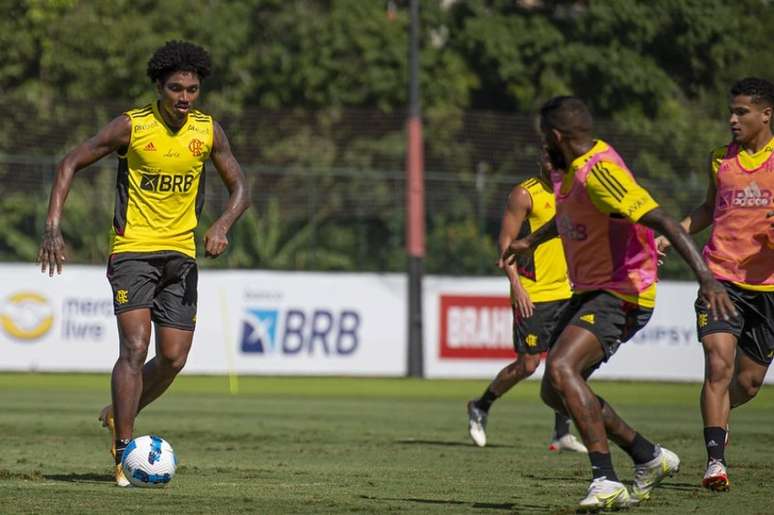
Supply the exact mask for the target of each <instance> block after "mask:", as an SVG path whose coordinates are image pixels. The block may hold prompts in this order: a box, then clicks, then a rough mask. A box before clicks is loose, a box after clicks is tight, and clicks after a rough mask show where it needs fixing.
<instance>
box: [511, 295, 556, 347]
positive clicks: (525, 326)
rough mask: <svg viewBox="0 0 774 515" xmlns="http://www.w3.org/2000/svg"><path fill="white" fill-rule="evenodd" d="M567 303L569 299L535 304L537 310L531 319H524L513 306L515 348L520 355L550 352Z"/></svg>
mask: <svg viewBox="0 0 774 515" xmlns="http://www.w3.org/2000/svg"><path fill="white" fill-rule="evenodd" d="M567 302H568V300H567V299H563V300H555V301H550V302H535V310H534V311H533V312H532V316H531V317H529V318H522V317H521V315H519V312H518V310H517V309H516V306H513V348H514V349H515V350H516V352H517V353H518V354H540V353H543V352H547V351H548V348H549V346H550V344H551V335H552V334H553V332H554V328H555V327H556V320H557V318H558V317H559V313H560V312H561V311H562V308H564V307H565V306H566V305H567Z"/></svg>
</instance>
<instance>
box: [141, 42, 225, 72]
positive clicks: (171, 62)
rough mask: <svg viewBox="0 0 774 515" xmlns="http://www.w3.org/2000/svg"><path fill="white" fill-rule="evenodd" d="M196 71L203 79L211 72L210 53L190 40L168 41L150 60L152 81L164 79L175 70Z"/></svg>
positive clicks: (149, 68) (149, 66)
mask: <svg viewBox="0 0 774 515" xmlns="http://www.w3.org/2000/svg"><path fill="white" fill-rule="evenodd" d="M180 71H184V72H195V73H196V74H197V75H198V76H199V79H201V80H203V79H204V78H206V77H207V76H208V75H209V74H210V54H209V53H207V51H206V50H205V49H204V48H202V47H200V46H199V45H194V44H193V43H189V42H188V41H167V42H166V43H165V44H164V46H163V47H161V48H159V49H158V50H156V51H155V52H154V53H153V56H152V57H151V58H150V60H149V61H148V72H147V73H148V77H149V78H150V80H151V81H152V82H156V81H162V82H163V81H164V80H165V79H166V78H167V77H168V76H169V75H170V74H172V73H175V72H180Z"/></svg>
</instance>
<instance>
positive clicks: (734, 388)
mask: <svg viewBox="0 0 774 515" xmlns="http://www.w3.org/2000/svg"><path fill="white" fill-rule="evenodd" d="M768 370H769V365H768V364H766V365H764V364H762V363H760V362H759V361H757V360H754V359H752V358H751V357H750V356H748V355H747V354H746V353H745V352H737V353H736V364H735V367H734V376H733V378H732V379H731V385H730V386H729V390H728V394H729V401H730V404H731V409H734V408H737V407H739V406H741V405H742V404H744V403H746V402H747V401H749V400H751V399H753V397H755V396H756V395H757V394H758V392H759V391H760V389H761V386H762V385H763V381H764V379H766V372H768Z"/></svg>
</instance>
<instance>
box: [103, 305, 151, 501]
mask: <svg viewBox="0 0 774 515" xmlns="http://www.w3.org/2000/svg"><path fill="white" fill-rule="evenodd" d="M117 319H118V340H119V351H118V359H117V360H116V363H115V365H114V366H113V374H112V376H111V381H110V390H111V398H112V414H111V417H110V418H111V419H112V420H110V421H105V422H106V423H107V425H108V427H109V428H110V429H111V432H112V435H113V448H112V451H113V457H114V458H115V463H116V472H115V473H116V483H117V484H118V485H119V486H128V484H129V483H128V481H127V480H126V478H125V477H124V475H123V471H122V470H121V466H120V463H121V458H122V457H123V453H124V449H125V448H126V446H127V445H128V444H129V441H130V440H131V439H132V431H133V430H134V419H135V417H136V416H137V406H138V403H139V400H140V395H141V393H142V369H143V364H144V363H145V358H146V356H147V355H148V345H149V344H150V333H151V324H150V310H149V309H147V308H145V309H135V310H131V311H125V312H123V313H120V314H119V315H118V316H117Z"/></svg>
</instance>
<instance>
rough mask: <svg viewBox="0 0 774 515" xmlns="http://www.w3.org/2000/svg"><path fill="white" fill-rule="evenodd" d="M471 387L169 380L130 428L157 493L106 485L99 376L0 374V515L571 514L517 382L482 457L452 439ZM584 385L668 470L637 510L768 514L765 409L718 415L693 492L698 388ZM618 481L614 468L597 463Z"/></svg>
mask: <svg viewBox="0 0 774 515" xmlns="http://www.w3.org/2000/svg"><path fill="white" fill-rule="evenodd" d="M484 386H485V382H483V381H429V380H427V381H417V380H404V379H354V378H245V377H243V378H241V380H240V393H239V395H230V394H229V393H228V391H227V388H226V382H225V380H224V379H223V378H219V377H191V376H183V377H180V378H179V379H178V381H177V382H176V383H175V384H174V385H173V386H172V388H171V390H170V391H169V392H168V393H167V395H165V396H164V397H162V398H161V399H160V400H159V401H157V402H156V403H155V404H153V405H151V406H150V407H149V408H148V409H147V410H146V411H145V412H144V413H142V414H141V416H140V417H139V418H138V420H137V427H136V433H137V434H138V435H139V434H145V433H158V434H160V435H162V436H164V437H165V438H167V439H168V440H169V441H170V442H171V443H172V445H173V446H174V448H175V450H176V452H177V455H178V460H179V462H180V466H179V468H178V474H177V476H176V477H175V479H174V480H173V481H172V483H171V484H170V485H169V486H168V487H167V488H164V489H159V490H148V489H137V488H127V489H120V488H117V487H114V486H113V483H112V478H111V476H110V474H109V472H110V464H111V458H110V457H109V454H108V446H109V438H108V436H107V433H106V432H105V430H104V429H102V428H101V427H100V426H99V424H98V422H97V414H98V412H99V409H100V408H101V407H102V406H103V405H104V404H105V403H106V401H107V400H108V376H107V375H59V374H50V375H49V374H0V434H1V435H2V445H1V446H0V449H2V452H0V513H41V512H42V513H54V512H55V513H108V512H111V511H113V510H116V512H118V513H126V512H142V513H169V512H176V513H238V512H251V513H269V514H273V513H347V512H356V513H365V512H403V513H441V512H443V513H476V512H477V513H573V512H574V511H575V510H574V506H575V503H576V502H577V501H578V500H579V499H580V498H581V497H582V496H583V495H584V493H585V489H586V486H587V485H588V481H589V478H590V471H589V466H588V461H587V459H586V457H585V456H580V455H571V454H561V455H554V454H550V453H549V452H548V451H547V450H546V446H547V442H548V436H549V432H550V429H551V424H552V420H553V417H552V415H551V413H550V412H549V411H548V410H547V409H546V408H545V407H543V405H542V404H541V403H540V401H539V399H538V391H537V386H538V385H537V383H536V382H527V383H525V384H522V385H520V386H519V387H517V388H516V389H514V390H513V391H511V392H510V393H509V394H508V395H507V396H506V397H505V398H503V399H502V400H500V401H498V402H497V404H495V406H494V407H493V409H492V412H491V417H490V421H489V428H488V429H489V430H488V434H489V442H490V446H488V447H486V448H484V449H479V448H477V447H474V446H473V445H472V444H471V443H470V442H469V440H468V436H467V418H466V414H465V409H464V405H465V401H466V400H467V399H468V398H470V397H472V396H474V395H476V394H479V393H480V392H481V390H482V389H483V388H484ZM595 388H596V389H597V391H598V392H599V393H601V394H602V395H603V396H605V397H606V398H607V400H608V401H609V402H610V403H611V404H613V405H614V406H615V407H616V408H617V409H618V411H619V413H620V414H621V415H623V416H624V417H625V418H627V419H628V420H629V421H630V422H631V423H632V424H633V425H635V426H636V427H637V428H638V429H640V431H641V432H642V433H643V434H645V435H646V436H648V437H650V438H651V439H653V440H655V441H659V442H663V443H664V444H665V446H667V447H669V448H671V449H673V450H675V451H677V452H678V453H679V454H680V456H681V458H682V460H683V467H682V470H681V471H680V473H679V474H678V475H677V476H676V477H674V478H672V479H668V480H667V481H666V482H665V484H664V486H663V487H662V488H659V489H658V490H656V492H655V493H654V495H653V498H652V500H651V501H649V502H648V503H647V504H645V505H642V506H639V507H637V508H634V509H632V511H633V512H634V511H636V512H642V513H659V514H661V513H675V514H677V513H680V514H684V513H718V514H720V513H723V514H726V513H744V514H752V513H761V514H763V513H772V508H771V494H770V492H771V486H772V481H774V480H773V479H772V469H773V468H774V466H773V465H772V458H774V455H773V454H774V453H773V452H772V449H773V448H774V430H772V428H773V427H774V409H772V408H774V396H772V395H771V393H772V389H771V388H764V390H763V391H762V392H761V394H760V395H759V397H758V398H757V399H756V400H754V401H753V402H752V403H751V404H750V405H748V406H745V407H743V408H740V409H739V410H737V411H735V412H734V414H733V415H734V416H733V420H732V426H731V430H732V433H731V435H732V445H731V448H730V449H729V451H728V453H727V457H728V459H729V464H730V467H731V468H730V474H731V481H732V490H731V491H730V492H729V493H727V494H712V493H710V492H706V491H704V490H703V489H701V488H700V487H699V484H700V480H701V475H702V473H703V466H704V459H705V458H704V445H703V441H702V438H701V421H700V417H699V411H698V404H697V398H698V391H699V386H698V385H685V384H678V385H673V384H648V383H612V382H598V383H596V384H595ZM613 453H614V454H613V459H614V462H615V464H616V467H617V471H618V473H619V475H620V476H621V478H622V480H624V481H625V482H629V481H631V477H632V469H631V466H630V462H629V460H628V458H627V457H626V456H625V455H624V454H623V453H622V452H620V451H619V450H618V449H616V450H614V451H613Z"/></svg>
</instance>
